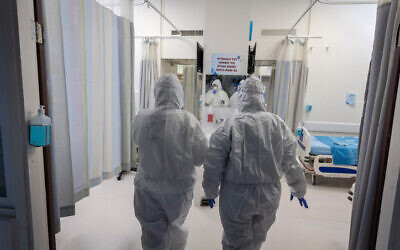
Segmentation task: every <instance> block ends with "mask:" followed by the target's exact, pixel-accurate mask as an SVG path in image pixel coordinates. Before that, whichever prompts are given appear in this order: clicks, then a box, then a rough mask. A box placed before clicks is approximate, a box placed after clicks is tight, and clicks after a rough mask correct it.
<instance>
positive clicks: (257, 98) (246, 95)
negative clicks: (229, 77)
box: [239, 77, 265, 113]
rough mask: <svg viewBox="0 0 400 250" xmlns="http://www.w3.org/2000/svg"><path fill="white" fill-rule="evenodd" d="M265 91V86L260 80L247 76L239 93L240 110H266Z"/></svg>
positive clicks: (251, 111)
mask: <svg viewBox="0 0 400 250" xmlns="http://www.w3.org/2000/svg"><path fill="white" fill-rule="evenodd" d="M263 93H264V86H263V85H262V83H261V81H260V80H258V79H257V78H255V77H249V78H247V79H246V80H245V81H244V83H243V84H242V86H241V92H240V93H239V111H240V112H250V113H253V112H258V111H265V102H264V98H263Z"/></svg>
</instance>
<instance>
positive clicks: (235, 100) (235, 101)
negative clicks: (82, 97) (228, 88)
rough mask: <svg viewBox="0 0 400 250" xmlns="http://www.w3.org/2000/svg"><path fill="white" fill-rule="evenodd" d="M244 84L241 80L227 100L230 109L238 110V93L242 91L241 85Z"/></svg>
mask: <svg viewBox="0 0 400 250" xmlns="http://www.w3.org/2000/svg"><path fill="white" fill-rule="evenodd" d="M243 83H244V80H241V81H240V82H239V84H238V86H237V88H236V92H235V93H233V95H232V96H231V98H230V99H229V104H230V105H231V107H232V108H239V93H240V91H241V89H242V85H243Z"/></svg>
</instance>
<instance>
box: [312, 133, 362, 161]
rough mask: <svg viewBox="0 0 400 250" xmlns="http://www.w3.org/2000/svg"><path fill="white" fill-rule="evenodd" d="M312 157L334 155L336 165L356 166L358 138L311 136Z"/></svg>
mask: <svg viewBox="0 0 400 250" xmlns="http://www.w3.org/2000/svg"><path fill="white" fill-rule="evenodd" d="M310 154H312V155H332V157H333V163H334V164H335V165H350V166H356V165H357V161H358V137H332V136H311V151H310Z"/></svg>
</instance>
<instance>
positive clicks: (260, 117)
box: [203, 78, 306, 250]
mask: <svg viewBox="0 0 400 250" xmlns="http://www.w3.org/2000/svg"><path fill="white" fill-rule="evenodd" d="M262 90H263V87H262V83H261V82H260V81H259V80H256V79H254V78H248V79H246V81H245V83H244V85H243V86H242V92H241V93H240V95H239V100H240V101H239V113H237V114H233V115H232V116H231V117H230V118H229V119H227V120H226V121H225V123H224V124H222V126H220V127H219V128H218V129H217V130H216V131H215V133H214V134H213V135H212V136H211V138H210V142H209V150H208V155H207V158H206V161H205V163H204V178H203V188H204V191H205V194H206V198H208V199H214V198H215V197H217V196H218V195H220V199H219V201H220V206H219V212H220V215H221V222H222V226H223V228H224V234H223V239H222V245H223V249H246V250H250V249H251V250H252V249H260V247H261V245H262V243H263V242H264V241H265V239H266V235H267V232H268V230H269V228H270V227H271V225H272V224H273V223H274V221H275V215H276V211H277V209H278V206H279V200H280V196H281V183H280V179H281V177H282V176H285V177H286V182H287V183H288V185H289V186H290V188H291V192H292V193H293V195H294V196H296V197H303V196H304V195H305V193H306V182H305V178H304V173H303V170H302V169H301V167H300V165H299V163H298V160H297V156H296V149H297V142H296V139H295V137H294V135H293V134H292V132H291V131H290V129H289V128H288V127H287V126H286V124H285V123H284V121H283V120H281V119H280V118H279V117H278V116H277V115H275V114H272V113H268V112H266V111H265V105H264V99H263V97H262V94H263V92H262ZM220 185H221V187H220V188H219V186H220Z"/></svg>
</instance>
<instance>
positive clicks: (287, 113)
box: [268, 39, 308, 129]
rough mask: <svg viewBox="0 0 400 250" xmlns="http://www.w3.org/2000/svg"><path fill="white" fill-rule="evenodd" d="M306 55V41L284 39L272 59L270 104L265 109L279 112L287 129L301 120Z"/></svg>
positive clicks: (306, 68)
mask: <svg viewBox="0 0 400 250" xmlns="http://www.w3.org/2000/svg"><path fill="white" fill-rule="evenodd" d="M307 56H308V49H307V41H305V42H302V41H300V40H296V41H292V40H290V39H286V40H285V41H284V42H283V43H282V45H281V47H280V49H279V52H278V57H277V61H276V73H275V81H274V85H273V92H274V96H273V102H272V105H273V107H268V108H269V109H270V110H273V112H274V113H275V114H277V115H279V116H280V117H281V118H282V119H283V120H284V121H285V122H286V124H287V125H288V126H289V127H290V128H291V129H295V128H296V127H297V126H298V124H299V123H300V122H302V121H303V113H304V98H305V90H306V85H307V74H308V63H307Z"/></svg>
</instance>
